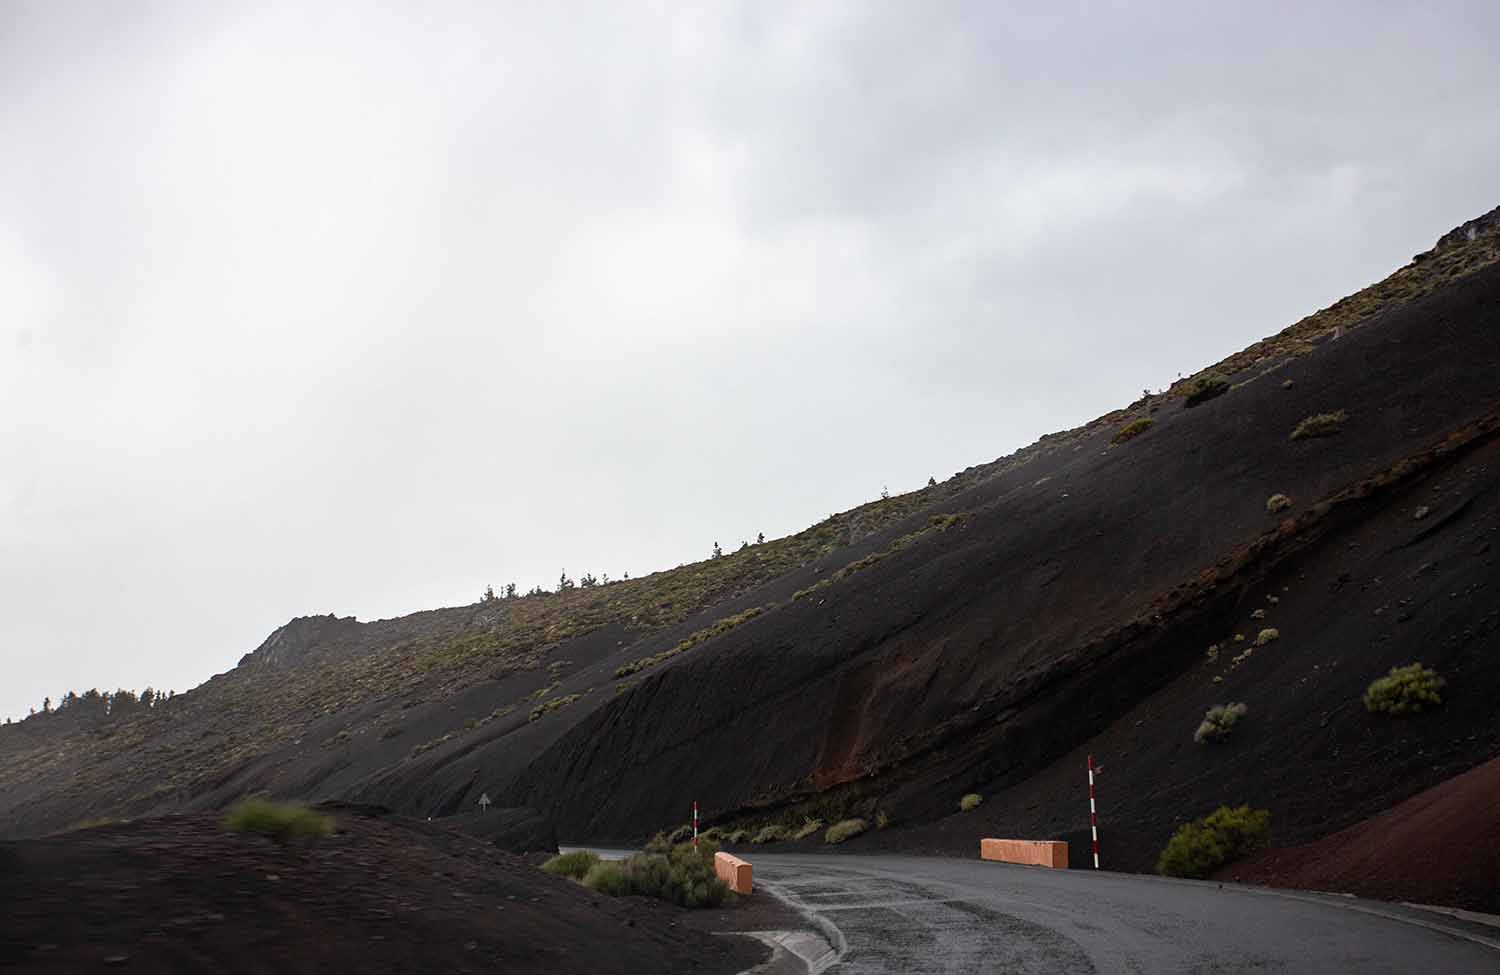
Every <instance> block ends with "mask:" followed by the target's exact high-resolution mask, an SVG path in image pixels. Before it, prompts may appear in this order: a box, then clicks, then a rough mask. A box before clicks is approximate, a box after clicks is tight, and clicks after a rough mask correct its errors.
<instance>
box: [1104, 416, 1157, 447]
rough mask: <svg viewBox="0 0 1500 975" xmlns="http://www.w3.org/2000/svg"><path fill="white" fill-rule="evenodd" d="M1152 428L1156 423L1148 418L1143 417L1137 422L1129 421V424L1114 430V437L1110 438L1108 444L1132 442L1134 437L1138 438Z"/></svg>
mask: <svg viewBox="0 0 1500 975" xmlns="http://www.w3.org/2000/svg"><path fill="white" fill-rule="evenodd" d="M1154 426H1156V421H1155V420H1153V419H1151V418H1150V417H1149V416H1143V417H1141V418H1140V419H1139V420H1131V421H1130V422H1129V423H1127V424H1125V425H1124V426H1123V427H1121V428H1120V429H1118V430H1116V431H1115V435H1114V436H1113V437H1111V438H1110V441H1109V442H1110V443H1116V444H1119V443H1124V442H1125V441H1127V440H1134V439H1135V438H1136V437H1139V436H1140V435H1141V434H1143V433H1145V432H1146V431H1147V430H1150V429H1151V428H1152V427H1154Z"/></svg>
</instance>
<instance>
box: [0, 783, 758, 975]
mask: <svg viewBox="0 0 1500 975" xmlns="http://www.w3.org/2000/svg"><path fill="white" fill-rule="evenodd" d="M335 816H336V819H337V822H338V833H337V834H336V835H335V836H333V837H331V838H329V839H327V840H323V841H321V842H319V843H317V844H315V845H286V846H282V845H278V844H277V843H275V842H273V841H271V840H269V839H266V838H263V837H260V836H253V835H238V834H229V833H225V832H223V831H222V830H221V828H220V826H219V823H218V821H217V819H216V818H215V817H213V816H202V815H193V816H168V817H163V818H160V819H154V820H143V821H140V822H135V823H128V824H122V825H114V826H104V827H98V828H95V829H89V830H81V831H76V832H72V833H67V834H63V835H59V836H55V837H49V838H46V839H40V840H26V841H20V842H11V843H0V968H3V969H5V970H6V971H11V970H14V971H18V972H58V973H75V972H90V971H98V970H108V971H139V972H153V973H154V972H227V973H245V975H249V973H257V975H258V973H267V975H270V973H274V975H293V973H304V972H305V973H323V972H359V973H362V975H372V973H397V972H401V973H408V972H409V973H419V972H443V973H450V972H539V973H540V972H545V973H559V975H563V973H579V975H582V973H604V972H618V973H622V975H623V973H637V972H661V973H676V972H680V973H688V972H708V973H725V975H728V973H733V972H740V971H743V970H745V969H748V968H751V967H753V966H755V965H757V964H759V963H760V962H761V961H763V960H764V959H765V958H766V957H768V956H769V949H767V948H766V947H765V946H764V945H762V944H760V943H758V942H755V941H753V940H751V939H747V938H741V937H725V936H718V935H713V934H710V933H708V932H709V931H711V930H720V929H722V928H720V927H717V925H725V926H728V927H733V926H734V922H735V921H736V920H737V917H736V913H737V912H736V911H734V910H726V911H718V912H713V913H714V914H717V915H722V916H721V917H720V918H718V919H710V918H699V917H694V918H692V919H691V922H688V921H687V920H686V918H687V913H688V912H683V911H679V910H677V909H675V908H672V907H670V906H669V905H665V904H661V903H658V902H647V901H642V900H639V899H636V898H625V899H620V900H615V899H611V898H603V897H598V896H595V895H594V894H592V893H590V892H589V891H587V890H585V889H584V888H582V887H580V886H579V885H577V884H574V883H572V882H570V881H566V880H560V879H557V878H554V877H551V876H548V875H546V874H544V873H542V872H541V871H540V870H537V869H536V868H535V867H534V866H531V865H530V864H528V863H527V862H526V861H524V860H522V859H520V858H518V857H515V856H512V855H510V854H507V853H502V852H500V851H499V850H496V849H495V848H494V847H492V846H489V845H487V844H485V843H482V842H480V841H478V840H475V839H473V838H471V837H467V836H464V835H462V834H460V833H458V832H456V831H453V830H450V829H448V828H446V827H441V826H438V825H436V824H427V823H421V822H414V821H410V820H400V819H393V818H389V817H381V816H375V815H370V814H368V813H364V812H361V811H358V810H343V811H339V812H336V814H335ZM746 905H747V907H751V911H750V912H747V913H746V915H745V917H746V918H747V919H753V920H754V921H755V924H756V925H758V924H759V923H760V919H759V918H758V917H752V915H753V911H754V908H755V907H756V906H757V905H756V902H755V901H747V902H746Z"/></svg>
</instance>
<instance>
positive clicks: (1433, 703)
mask: <svg viewBox="0 0 1500 975" xmlns="http://www.w3.org/2000/svg"><path fill="white" fill-rule="evenodd" d="M1445 683H1447V681H1445V680H1443V678H1441V677H1439V676H1438V675H1437V672H1436V671H1433V670H1429V669H1428V668H1426V667H1423V666H1422V665H1421V664H1419V663H1417V664H1407V665H1406V666H1405V667H1392V668H1391V672H1390V673H1389V674H1386V675H1385V676H1384V677H1380V678H1377V679H1376V680H1373V681H1371V682H1370V686H1369V687H1367V688H1365V709H1366V710H1367V711H1369V712H1370V713H1371V714H1394V715H1403V714H1417V713H1418V712H1420V711H1421V710H1422V709H1423V708H1427V707H1437V706H1438V705H1439V704H1442V703H1443V695H1442V694H1440V693H1439V691H1441V690H1442V689H1443V685H1444V684H1445Z"/></svg>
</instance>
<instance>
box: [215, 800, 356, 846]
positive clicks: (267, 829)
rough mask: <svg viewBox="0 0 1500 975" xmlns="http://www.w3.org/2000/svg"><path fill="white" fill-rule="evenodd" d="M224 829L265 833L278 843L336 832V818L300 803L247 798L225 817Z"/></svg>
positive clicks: (319, 836)
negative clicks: (334, 826) (334, 824)
mask: <svg viewBox="0 0 1500 975" xmlns="http://www.w3.org/2000/svg"><path fill="white" fill-rule="evenodd" d="M224 828H225V829H226V830H228V831H229V832H231V833H264V834H265V835H266V836H269V837H271V838H272V839H274V840H276V842H278V843H285V842H287V841H289V840H303V839H305V840H319V839H322V838H323V837H325V836H329V835H331V834H332V833H333V820H332V819H331V818H330V817H328V816H324V815H323V814H322V813H317V812H313V811H312V810H311V809H309V808H307V807H306V806H304V805H302V804H301V803H300V802H272V801H271V800H269V799H243V800H241V801H239V802H237V803H235V804H234V806H232V807H231V808H230V810H229V813H228V814H227V815H226V816H225V817H224Z"/></svg>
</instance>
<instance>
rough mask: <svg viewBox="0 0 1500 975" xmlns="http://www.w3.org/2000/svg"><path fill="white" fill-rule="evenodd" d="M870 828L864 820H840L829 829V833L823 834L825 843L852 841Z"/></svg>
mask: <svg viewBox="0 0 1500 975" xmlns="http://www.w3.org/2000/svg"><path fill="white" fill-rule="evenodd" d="M869 828H870V824H869V823H867V822H865V821H864V820H863V819H844V820H840V821H839V822H837V823H834V824H833V825H832V826H830V827H828V832H826V833H824V834H823V842H824V843H842V842H844V841H845V840H852V839H854V838H855V837H856V836H858V835H859V834H861V833H863V832H864V831H865V830H867V829H869Z"/></svg>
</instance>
